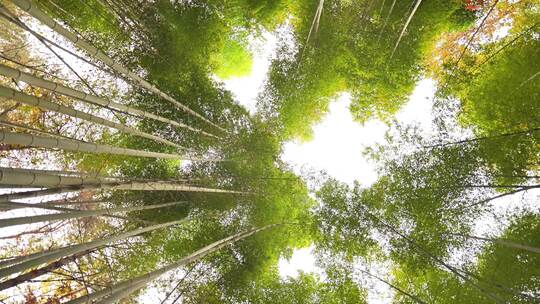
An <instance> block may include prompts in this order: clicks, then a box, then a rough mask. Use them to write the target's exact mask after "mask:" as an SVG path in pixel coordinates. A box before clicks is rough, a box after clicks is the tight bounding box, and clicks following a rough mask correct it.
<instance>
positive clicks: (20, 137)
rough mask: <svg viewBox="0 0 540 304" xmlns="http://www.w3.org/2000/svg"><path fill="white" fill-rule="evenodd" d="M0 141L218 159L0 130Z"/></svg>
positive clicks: (63, 147)
mask: <svg viewBox="0 0 540 304" xmlns="http://www.w3.org/2000/svg"><path fill="white" fill-rule="evenodd" d="M0 142H1V143H4V144H9V145H20V146H29V147H39V148H49V149H61V150H66V151H74V152H84V153H106V154H115V155H123V156H135V157H152V158H163V159H177V160H193V161H219V159H204V158H193V157H187V156H183V155H179V154H169V153H161V152H150V151H142V150H135V149H128V148H118V147H113V146H109V145H101V144H94V143H89V142H85V141H80V140H74V139H65V138H53V137H47V136H39V135H33V134H26V133H14V132H4V131H0Z"/></svg>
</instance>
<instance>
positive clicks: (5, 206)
mask: <svg viewBox="0 0 540 304" xmlns="http://www.w3.org/2000/svg"><path fill="white" fill-rule="evenodd" d="M0 208H1V209H3V210H11V209H18V208H38V209H45V210H55V211H63V212H79V211H81V210H77V209H72V208H65V207H56V206H48V205H42V204H29V203H17V202H10V201H8V202H0ZM102 215H103V216H106V217H113V218H117V219H121V220H132V221H136V222H139V223H141V224H149V223H150V224H151V223H152V222H148V221H144V220H139V219H129V218H126V217H123V216H119V215H114V214H109V213H105V214H102ZM0 221H1V220H0Z"/></svg>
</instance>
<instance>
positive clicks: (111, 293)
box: [66, 224, 279, 304]
mask: <svg viewBox="0 0 540 304" xmlns="http://www.w3.org/2000/svg"><path fill="white" fill-rule="evenodd" d="M277 225H279V224H272V225H267V226H264V227H261V228H257V229H252V230H249V231H246V232H241V233H238V234H235V235H232V236H229V237H227V238H224V239H222V240H219V241H217V242H214V243H212V244H210V245H208V246H205V247H203V248H201V249H199V250H197V251H195V252H194V253H192V254H190V255H188V256H187V257H184V258H182V259H181V260H179V261H177V262H175V263H172V264H169V265H167V266H165V267H162V268H160V269H157V270H154V271H152V272H149V273H147V274H144V275H141V276H139V277H136V278H133V279H129V280H126V281H123V282H121V283H118V284H116V285H113V286H110V287H108V288H106V289H104V290H100V291H97V292H94V293H92V294H89V295H85V296H82V297H80V298H77V299H75V300H72V301H68V302H67V303H69V304H80V303H88V302H90V301H94V300H99V299H102V298H104V297H106V298H105V299H104V300H103V301H101V302H100V303H113V302H114V301H117V300H120V299H121V298H123V297H126V296H128V295H129V294H130V293H132V292H134V291H135V290H137V289H139V288H141V287H143V286H145V285H146V284H148V283H149V282H150V281H152V280H154V279H156V278H157V277H159V276H160V275H162V274H164V273H166V272H168V271H171V270H173V269H176V268H178V267H181V266H183V265H186V264H189V263H191V262H193V261H196V260H199V259H201V258H203V257H204V256H206V255H208V254H211V253H213V252H215V251H217V250H219V249H221V248H223V247H225V246H228V245H230V244H232V243H234V242H236V241H238V240H241V239H244V238H246V237H248V236H251V235H253V234H255V233H257V232H259V231H262V230H266V229H269V228H272V227H275V226H277ZM67 303H66V304H67Z"/></svg>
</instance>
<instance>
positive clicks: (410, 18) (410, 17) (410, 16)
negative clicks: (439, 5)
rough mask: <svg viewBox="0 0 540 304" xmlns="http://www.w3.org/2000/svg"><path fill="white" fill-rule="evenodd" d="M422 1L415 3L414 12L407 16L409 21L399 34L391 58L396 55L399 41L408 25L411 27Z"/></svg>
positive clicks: (418, 0)
mask: <svg viewBox="0 0 540 304" xmlns="http://www.w3.org/2000/svg"><path fill="white" fill-rule="evenodd" d="M421 3H422V0H417V1H416V4H415V5H414V8H413V10H412V12H411V13H410V14H409V18H407V21H406V22H405V25H404V26H403V29H402V30H401V33H400V34H399V37H398V40H397V41H396V45H394V49H393V50H392V54H391V55H390V59H392V57H394V53H395V52H396V50H397V48H398V46H399V43H400V42H401V39H402V38H403V35H404V34H405V31H406V30H407V27H409V24H410V23H411V20H412V18H413V16H414V14H415V13H416V11H417V10H418V7H420V4H421Z"/></svg>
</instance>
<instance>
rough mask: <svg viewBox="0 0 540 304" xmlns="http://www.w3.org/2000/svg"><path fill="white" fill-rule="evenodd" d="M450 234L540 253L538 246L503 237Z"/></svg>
mask: <svg viewBox="0 0 540 304" xmlns="http://www.w3.org/2000/svg"><path fill="white" fill-rule="evenodd" d="M448 234H450V235H456V236H461V237H464V238H468V239H475V240H480V241H486V242H492V243H496V244H500V245H503V246H506V247H511V248H516V249H522V250H526V251H530V252H534V253H540V248H538V247H534V246H528V245H523V244H519V243H515V242H512V241H507V240H501V239H492V238H484V237H479V236H474V235H468V234H461V233H448Z"/></svg>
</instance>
